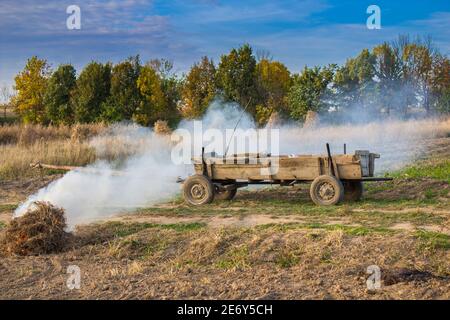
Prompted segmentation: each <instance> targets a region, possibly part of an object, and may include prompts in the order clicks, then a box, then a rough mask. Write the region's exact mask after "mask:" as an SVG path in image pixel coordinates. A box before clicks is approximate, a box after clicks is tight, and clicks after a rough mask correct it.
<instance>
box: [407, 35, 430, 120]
mask: <svg viewBox="0 0 450 320" xmlns="http://www.w3.org/2000/svg"><path fill="white" fill-rule="evenodd" d="M402 57H403V62H404V68H403V70H404V79H408V80H409V81H410V82H411V83H412V85H413V87H414V89H415V92H417V94H418V95H419V96H420V97H421V99H420V100H421V101H422V107H423V108H424V109H425V110H426V112H430V107H431V85H432V83H431V82H432V76H433V75H432V73H433V60H434V59H435V57H434V53H433V52H432V50H431V47H429V46H427V45H424V44H422V43H420V42H418V43H410V44H408V45H406V46H405V47H404V48H403V55H402Z"/></svg>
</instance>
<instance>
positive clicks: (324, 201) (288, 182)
mask: <svg viewBox="0 0 450 320" xmlns="http://www.w3.org/2000/svg"><path fill="white" fill-rule="evenodd" d="M326 149H327V154H326V155H296V156H276V157H275V156H271V155H270V154H235V155H230V156H227V157H223V156H222V157H221V156H217V155H215V154H214V153H212V154H204V150H203V151H202V156H201V157H197V158H193V163H194V168H195V172H196V173H195V174H194V175H192V176H189V177H188V178H187V179H185V180H181V179H180V180H179V182H182V183H183V195H184V198H185V200H186V202H187V203H189V204H191V205H194V206H197V205H203V204H207V203H211V202H212V201H213V200H214V199H219V200H232V199H233V198H234V196H235V195H236V192H237V189H239V188H242V187H246V186H248V185H251V184H279V185H281V186H292V185H295V184H298V183H311V186H310V196H311V199H312V201H313V202H314V203H316V204H317V205H322V206H328V205H335V204H338V203H339V202H341V201H343V200H346V201H347V200H348V201H356V200H359V199H360V198H361V197H362V194H363V182H364V181H385V180H391V178H377V177H375V176H374V171H375V159H377V158H379V157H380V155H378V154H376V153H371V152H369V151H365V150H359V151H355V153H354V154H351V155H350V154H346V152H345V147H344V154H337V155H331V152H330V147H329V145H328V144H327V145H326Z"/></svg>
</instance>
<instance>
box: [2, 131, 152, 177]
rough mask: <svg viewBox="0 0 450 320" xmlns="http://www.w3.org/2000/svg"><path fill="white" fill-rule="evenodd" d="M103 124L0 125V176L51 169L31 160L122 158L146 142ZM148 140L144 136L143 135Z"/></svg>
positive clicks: (59, 162) (32, 174)
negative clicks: (120, 133)
mask: <svg viewBox="0 0 450 320" xmlns="http://www.w3.org/2000/svg"><path fill="white" fill-rule="evenodd" d="M109 131H111V130H108V127H107V126H106V125H103V124H87V125H74V126H59V127H55V126H49V127H44V126H41V125H5V126H0V180H18V179H19V180H20V179H24V178H25V179H26V178H31V177H37V176H41V175H42V174H49V173H52V172H48V170H47V171H45V172H42V171H41V170H38V169H35V168H31V167H30V164H31V163H36V162H40V163H45V164H52V165H65V166H85V165H88V164H90V163H92V162H94V161H95V160H97V159H101V160H106V161H116V160H118V161H123V160H124V159H126V158H127V157H129V156H131V155H133V154H136V153H138V152H139V151H140V150H142V149H143V145H145V143H147V142H145V141H144V142H142V141H134V140H131V139H128V140H127V139H126V138H121V137H120V136H118V135H115V134H114V132H109ZM144 140H145V139H144Z"/></svg>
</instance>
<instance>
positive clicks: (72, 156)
mask: <svg viewBox="0 0 450 320" xmlns="http://www.w3.org/2000/svg"><path fill="white" fill-rule="evenodd" d="M95 159H96V155H95V151H94V149H93V148H91V147H89V145H88V144H87V143H85V142H74V141H71V140H67V139H66V140H53V141H37V142H35V143H34V144H31V145H28V146H24V145H20V144H16V145H10V144H9V145H0V179H2V180H14V179H21V178H29V177H34V176H36V175H39V174H41V172H40V171H39V170H37V169H34V168H31V167H30V164H31V163H34V162H37V161H40V162H42V163H50V164H54V165H72V166H84V165H86V164H89V163H92V162H93V161H94V160H95Z"/></svg>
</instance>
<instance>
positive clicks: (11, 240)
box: [1, 202, 69, 255]
mask: <svg viewBox="0 0 450 320" xmlns="http://www.w3.org/2000/svg"><path fill="white" fill-rule="evenodd" d="M66 226H67V225H66V218H65V215H64V210H63V209H61V208H57V207H55V206H53V205H52V204H50V203H48V202H35V203H33V205H32V206H30V208H29V209H28V211H27V212H26V213H25V214H24V215H23V216H21V217H18V218H15V219H13V220H12V221H11V223H10V224H9V226H8V227H7V228H6V230H5V231H4V235H3V237H2V239H1V248H2V251H4V253H5V254H8V255H12V254H17V255H39V254H48V253H53V252H59V251H61V250H62V249H63V248H64V246H65V244H66V242H67V240H68V238H69V233H67V232H66V231H64V229H65V228H66Z"/></svg>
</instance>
